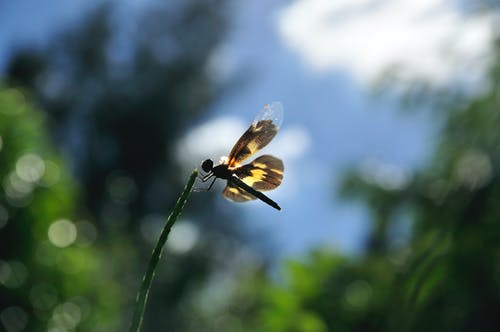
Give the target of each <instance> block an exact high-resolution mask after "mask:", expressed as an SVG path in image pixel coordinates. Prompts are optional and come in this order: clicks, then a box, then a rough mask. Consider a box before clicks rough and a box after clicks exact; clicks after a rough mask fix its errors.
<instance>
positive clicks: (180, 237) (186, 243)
mask: <svg viewBox="0 0 500 332" xmlns="http://www.w3.org/2000/svg"><path fill="white" fill-rule="evenodd" d="M199 236H200V232H199V230H198V227H197V226H196V224H194V223H193V222H191V221H189V220H179V221H178V223H177V224H176V225H175V227H173V228H172V231H171V234H170V236H169V237H170V240H169V241H168V242H167V248H168V249H169V250H170V251H172V252H174V253H176V254H183V253H185V252H188V251H189V250H191V249H192V248H193V247H194V246H195V245H196V242H197V241H198V238H199Z"/></svg>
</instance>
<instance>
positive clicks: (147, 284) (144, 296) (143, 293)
mask: <svg viewBox="0 0 500 332" xmlns="http://www.w3.org/2000/svg"><path fill="white" fill-rule="evenodd" d="M197 176H198V170H196V169H195V170H194V171H193V173H191V176H190V177H189V180H188V182H187V184H186V187H185V188H184V191H183V192H182V194H181V196H180V197H179V199H178V200H177V203H176V204H175V206H174V209H173V210H172V212H171V213H170V215H169V216H168V219H167V223H166V224H165V227H163V230H162V232H161V234H160V237H159V238H158V242H157V243H156V246H155V248H154V250H153V253H152V254H151V258H150V259H149V264H148V268H147V270H146V273H145V274H144V277H143V278H142V284H141V288H140V290H139V293H138V294H137V298H136V305H135V311H134V317H133V318H132V325H131V326H130V332H139V331H140V330H141V325H142V321H143V318H144V311H145V309H146V303H147V301H148V294H149V289H150V288H151V283H152V282H153V278H154V276H155V270H156V266H157V265H158V261H159V260H160V258H161V254H162V252H163V247H164V246H165V243H166V242H167V239H168V234H169V233H170V230H171V229H172V226H173V225H174V223H175V221H176V220H177V217H178V216H179V215H180V214H181V212H182V209H183V208H184V204H186V201H187V199H188V197H189V194H190V193H191V191H192V190H193V185H194V181H195V180H196V177H197Z"/></svg>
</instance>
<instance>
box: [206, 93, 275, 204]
mask: <svg viewBox="0 0 500 332" xmlns="http://www.w3.org/2000/svg"><path fill="white" fill-rule="evenodd" d="M282 122H283V105H282V104H281V103H280V102H272V103H270V104H267V105H265V106H264V107H263V108H262V109H261V110H260V111H259V113H257V115H256V116H255V119H254V120H253V122H252V124H251V125H250V127H249V128H248V129H247V130H246V131H245V132H244V133H243V135H242V136H241V137H240V139H239V140H238V141H237V142H236V144H235V145H234V147H233V148H232V150H231V152H230V153H229V156H228V157H227V158H221V162H220V163H219V164H218V165H216V166H214V162H213V160H211V159H206V160H204V161H203V162H202V164H201V169H202V170H203V171H204V172H205V173H206V174H205V175H204V176H203V177H201V181H202V182H207V181H209V180H210V179H212V182H211V183H210V185H209V187H208V189H206V190H207V191H208V190H210V188H212V186H213V184H214V182H215V180H217V179H223V180H227V185H226V187H225V188H224V191H223V192H222V195H223V196H224V197H225V198H227V199H228V200H231V201H234V202H246V201H250V200H254V199H260V200H261V201H263V202H264V203H266V204H268V205H270V206H272V207H273V208H275V209H277V210H281V207H280V206H279V205H278V204H277V203H276V202H275V201H273V200H272V199H270V198H269V197H268V196H266V195H264V194H263V193H262V192H263V191H269V190H273V189H275V188H277V187H278V186H279V185H280V184H281V182H282V180H283V172H284V166H283V162H282V161H281V160H280V159H278V158H276V157H274V156H271V155H262V156H260V157H258V158H256V159H255V160H253V161H252V162H250V163H248V164H242V163H243V162H244V161H245V160H247V159H248V158H250V157H251V156H252V155H253V154H255V153H256V152H257V151H259V150H261V149H262V148H264V147H265V146H266V145H267V144H269V142H271V140H272V139H273V138H274V137H275V136H276V134H277V133H278V130H279V128H280V126H281V123H282Z"/></svg>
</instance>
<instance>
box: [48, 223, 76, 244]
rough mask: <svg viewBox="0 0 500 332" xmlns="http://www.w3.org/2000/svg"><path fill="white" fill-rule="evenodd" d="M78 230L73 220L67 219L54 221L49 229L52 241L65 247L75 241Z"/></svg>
mask: <svg viewBox="0 0 500 332" xmlns="http://www.w3.org/2000/svg"><path fill="white" fill-rule="evenodd" d="M77 234H78V231H77V229H76V226H75V224H74V223H73V222H71V221H69V220H67V219H60V220H56V221H54V222H53V223H52V224H51V225H50V227H49V231H48V236H49V240H50V242H51V243H52V244H53V245H55V246H56V247H60V248H64V247H67V246H69V245H71V244H73V242H75V240H76V237H77Z"/></svg>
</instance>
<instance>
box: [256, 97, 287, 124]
mask: <svg viewBox="0 0 500 332" xmlns="http://www.w3.org/2000/svg"><path fill="white" fill-rule="evenodd" d="M262 120H271V121H272V122H273V124H274V125H275V126H276V127H278V128H280V127H281V124H282V123H283V104H282V103H281V102H279V101H273V102H271V103H269V104H266V105H264V107H263V108H262V110H261V111H260V112H259V114H257V116H256V117H255V120H254V122H259V121H262Z"/></svg>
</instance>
